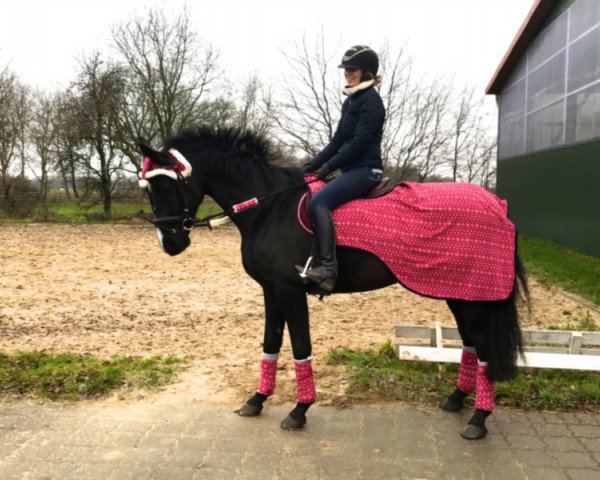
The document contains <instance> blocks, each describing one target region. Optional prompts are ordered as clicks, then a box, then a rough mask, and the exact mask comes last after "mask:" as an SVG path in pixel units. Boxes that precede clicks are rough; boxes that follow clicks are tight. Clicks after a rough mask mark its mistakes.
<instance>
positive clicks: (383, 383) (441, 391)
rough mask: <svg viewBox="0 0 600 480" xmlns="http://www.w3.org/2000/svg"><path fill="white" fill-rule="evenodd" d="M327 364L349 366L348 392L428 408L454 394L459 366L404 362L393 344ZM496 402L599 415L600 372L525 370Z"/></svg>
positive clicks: (343, 353)
mask: <svg viewBox="0 0 600 480" xmlns="http://www.w3.org/2000/svg"><path fill="white" fill-rule="evenodd" d="M327 361H328V363H329V364H332V365H345V366H346V367H347V369H348V372H349V374H350V387H349V389H350V390H349V392H348V393H353V392H356V393H368V394H370V395H373V397H375V398H379V399H384V400H395V401H397V400H400V401H403V402H408V403H418V404H420V405H423V404H424V405H429V406H437V405H439V404H440V403H441V402H442V400H443V399H444V398H445V396H446V395H448V394H450V393H451V392H452V391H454V388H455V385H456V376H457V374H458V365H457V364H438V363H429V362H409V361H401V360H400V359H398V358H397V356H396V353H395V350H394V347H393V346H392V344H391V342H389V341H388V342H387V343H386V344H384V345H383V346H382V348H381V349H380V350H379V351H378V352H374V351H361V350H351V349H347V348H342V349H335V350H332V351H330V352H329V354H328V358H327ZM496 398H497V402H498V403H499V404H502V405H506V406H509V407H513V408H518V409H522V410H557V411H598V409H600V373H597V372H574V371H567V370H543V369H528V368H523V369H521V370H520V373H519V375H518V376H517V378H515V379H514V380H511V381H509V382H500V383H497V384H496ZM471 400H472V399H471Z"/></svg>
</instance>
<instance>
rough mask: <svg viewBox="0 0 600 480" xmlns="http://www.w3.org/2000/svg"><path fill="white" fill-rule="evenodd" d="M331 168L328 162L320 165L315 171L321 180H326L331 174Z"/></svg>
mask: <svg viewBox="0 0 600 480" xmlns="http://www.w3.org/2000/svg"><path fill="white" fill-rule="evenodd" d="M329 172H330V170H329V167H328V166H327V164H323V165H321V166H320V167H319V169H318V170H317V171H316V172H315V175H316V176H317V178H318V179H319V180H324V179H325V177H326V176H327V175H328V174H329Z"/></svg>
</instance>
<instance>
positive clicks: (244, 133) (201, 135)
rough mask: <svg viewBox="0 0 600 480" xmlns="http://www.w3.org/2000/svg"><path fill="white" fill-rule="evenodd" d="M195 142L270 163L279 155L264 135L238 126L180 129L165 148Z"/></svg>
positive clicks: (205, 126)
mask: <svg viewBox="0 0 600 480" xmlns="http://www.w3.org/2000/svg"><path fill="white" fill-rule="evenodd" d="M190 143H192V144H195V145H198V146H199V147H200V148H202V149H218V150H220V151H227V152H229V153H231V154H238V155H240V156H243V157H248V156H249V157H252V158H255V159H257V160H261V161H264V162H266V163H271V162H274V161H276V160H277V159H278V158H279V157H278V155H277V154H276V152H275V148H274V147H273V144H272V143H271V142H270V141H269V140H268V139H267V138H266V137H265V136H264V135H261V134H259V133H257V132H255V131H253V130H250V129H243V128H238V127H214V126H210V125H200V126H196V127H192V128H187V129H185V130H182V131H181V132H180V133H178V134H177V135H175V136H174V137H172V138H170V139H169V140H167V142H166V144H165V147H166V148H177V147H178V146H181V145H182V144H190Z"/></svg>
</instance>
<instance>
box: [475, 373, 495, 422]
mask: <svg viewBox="0 0 600 480" xmlns="http://www.w3.org/2000/svg"><path fill="white" fill-rule="evenodd" d="M475 408H479V409H480V410H485V411H486V412H491V411H492V410H494V382H492V381H490V379H489V378H487V365H479V367H478V368H477V391H476V392H475Z"/></svg>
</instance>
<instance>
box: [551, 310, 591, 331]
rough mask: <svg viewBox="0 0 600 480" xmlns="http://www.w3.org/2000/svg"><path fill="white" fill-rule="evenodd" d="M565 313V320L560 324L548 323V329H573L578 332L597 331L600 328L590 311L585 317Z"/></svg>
mask: <svg viewBox="0 0 600 480" xmlns="http://www.w3.org/2000/svg"><path fill="white" fill-rule="evenodd" d="M563 313H565V315H567V319H566V320H565V322H564V323H561V324H558V325H555V324H552V325H548V330H571V331H576V332H595V331H596V330H600V325H598V324H596V321H595V320H594V319H593V318H592V316H591V315H590V312H589V311H587V312H586V313H585V315H584V316H583V317H573V316H572V315H571V314H570V313H569V312H563Z"/></svg>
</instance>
